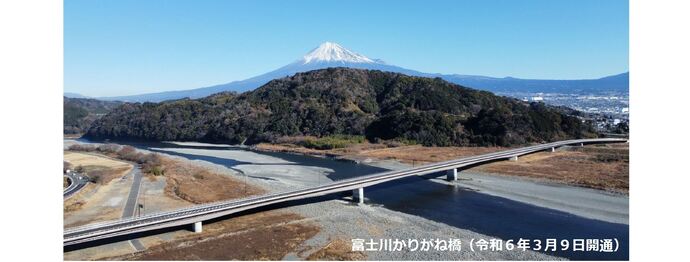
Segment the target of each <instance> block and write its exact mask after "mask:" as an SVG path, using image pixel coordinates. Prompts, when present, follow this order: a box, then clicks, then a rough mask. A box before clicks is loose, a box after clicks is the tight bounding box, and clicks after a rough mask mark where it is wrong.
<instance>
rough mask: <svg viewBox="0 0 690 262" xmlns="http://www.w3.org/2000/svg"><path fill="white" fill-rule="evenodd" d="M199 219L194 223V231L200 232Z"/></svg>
mask: <svg viewBox="0 0 690 262" xmlns="http://www.w3.org/2000/svg"><path fill="white" fill-rule="evenodd" d="M201 231H202V227H201V221H199V222H196V223H194V233H201Z"/></svg>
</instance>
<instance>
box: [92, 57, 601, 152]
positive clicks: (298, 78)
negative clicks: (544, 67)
mask: <svg viewBox="0 0 690 262" xmlns="http://www.w3.org/2000/svg"><path fill="white" fill-rule="evenodd" d="M334 134H349V135H365V136H366V137H367V139H369V140H370V141H377V140H380V139H384V140H389V139H395V140H405V141H414V142H417V143H421V144H424V145H436V146H448V145H500V146H509V145H518V144H525V143H528V142H543V141H551V140H560V139H565V138H574V137H590V136H594V132H593V131H592V128H591V126H590V125H588V124H585V123H582V122H581V121H580V120H579V119H578V118H577V117H574V116H571V115H568V114H566V113H565V111H563V110H560V109H556V108H553V107H549V106H546V105H544V104H541V103H532V104H528V103H525V102H520V101H518V100H515V99H510V98H505V97H499V96H495V95H493V94H492V93H489V92H486V91H478V90H474V89H470V88H466V87H462V86H459V85H456V84H452V83H449V82H446V81H444V80H442V79H440V78H423V77H413V76H407V75H403V74H398V73H389V72H381V71H375V70H363V69H349V68H329V69H322V70H315V71H310V72H306V73H298V74H296V75H294V76H292V77H286V78H281V79H277V80H273V81H270V82H269V83H267V84H265V85H264V86H262V87H260V88H258V89H256V90H254V91H250V92H246V93H242V94H239V95H237V94H235V93H220V94H216V95H213V96H210V97H206V98H202V99H195V100H191V99H184V100H177V101H168V102H162V103H143V104H140V103H127V104H124V105H123V106H121V107H119V108H117V109H115V110H113V111H112V112H111V113H109V114H108V115H106V116H105V117H103V118H101V119H99V120H97V121H95V122H94V123H93V125H92V127H91V128H90V129H89V131H88V133H87V134H86V137H89V138H92V139H106V138H107V139H122V140H153V141H163V140H178V141H205V142H222V143H243V142H244V143H249V144H252V143H257V142H265V141H268V142H271V141H275V140H276V139H277V138H279V137H282V136H300V135H311V136H319V137H320V136H326V135H334Z"/></svg>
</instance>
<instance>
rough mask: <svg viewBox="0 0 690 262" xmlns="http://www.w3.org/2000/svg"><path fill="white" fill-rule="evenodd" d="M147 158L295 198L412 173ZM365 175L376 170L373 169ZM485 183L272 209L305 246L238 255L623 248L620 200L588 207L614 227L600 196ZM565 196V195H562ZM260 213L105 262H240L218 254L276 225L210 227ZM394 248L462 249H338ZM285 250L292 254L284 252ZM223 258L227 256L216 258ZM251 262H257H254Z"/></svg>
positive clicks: (401, 255)
mask: <svg viewBox="0 0 690 262" xmlns="http://www.w3.org/2000/svg"><path fill="white" fill-rule="evenodd" d="M145 148H146V149H145V151H146V152H149V151H150V152H156V153H159V154H162V155H164V156H165V157H170V158H172V159H179V160H181V161H184V163H189V164H191V165H198V166H200V167H203V168H206V169H208V170H210V171H212V172H218V173H221V174H226V175H228V176H231V177H234V178H236V179H242V181H246V182H247V183H249V184H252V185H255V186H257V187H260V188H263V189H265V190H267V192H283V191H287V190H295V189H298V188H304V187H307V186H314V185H317V184H322V183H327V182H330V181H333V180H339V179H346V178H349V177H353V176H358V175H366V174H371V173H376V172H382V171H385V170H384V169H383V168H386V169H399V168H407V167H409V166H410V164H406V163H401V162H398V161H395V160H381V161H377V160H372V161H370V162H368V163H367V164H368V165H358V164H354V163H352V162H350V161H332V160H329V159H328V158H325V157H323V158H312V157H305V156H301V155H299V154H282V153H267V152H263V151H250V150H246V149H239V148H217V147H207V146H205V145H203V144H194V145H193V146H191V145H177V146H170V145H168V144H166V145H160V146H156V145H151V146H147V147H145ZM371 165H373V166H378V167H382V168H375V167H372V166H371ZM487 176H488V177H491V178H495V179H493V180H487V179H479V178H477V177H471V176H469V175H468V174H465V173H461V176H460V180H458V181H455V182H452V183H451V182H446V181H444V180H442V179H436V178H432V179H428V178H417V177H414V178H410V179H404V180H401V181H393V182H390V183H386V184H383V185H378V186H372V187H367V188H366V189H365V198H366V199H365V203H366V204H364V205H357V204H353V203H352V202H350V201H349V200H348V199H349V196H346V194H343V195H332V196H325V197H321V198H318V199H310V200H304V201H298V202H300V203H299V204H294V205H286V206H280V207H275V208H274V209H272V210H274V211H277V212H287V213H294V214H297V215H298V217H293V218H294V220H291V221H289V222H285V223H282V224H281V223H279V224H278V225H277V226H280V225H294V224H301V225H303V226H299V227H290V228H291V230H292V231H289V230H287V228H282V229H278V228H276V230H279V231H280V232H293V233H298V232H301V233H298V234H301V235H300V236H303V238H300V239H304V241H302V242H301V243H300V244H296V245H294V246H293V247H290V248H287V249H285V248H282V247H281V248H280V249H281V250H283V251H285V250H289V251H288V252H287V253H286V254H281V253H280V252H278V253H273V254H271V255H266V254H267V253H264V251H261V250H264V249H263V248H264V247H265V246H262V245H260V244H256V245H254V244H252V245H251V246H247V247H243V248H244V249H245V250H246V249H249V250H258V252H259V254H263V255H265V256H264V257H265V258H274V259H286V260H305V259H308V258H309V257H311V258H318V257H324V258H328V259H333V260H339V259H357V260H359V259H368V260H468V259H469V260H557V259H561V257H567V258H572V259H578V258H582V257H580V255H579V254H556V255H557V256H552V255H554V254H544V253H540V252H532V251H519V252H516V251H505V250H504V251H502V252H489V251H487V252H481V251H471V250H469V248H468V246H467V245H468V244H469V243H470V241H472V240H473V239H474V240H476V239H487V240H488V239H494V238H498V239H504V240H508V239H515V238H519V237H532V238H538V237H539V238H541V237H545V236H558V237H563V238H568V237H569V238H574V237H578V238H587V237H594V236H601V237H619V238H620V239H621V241H623V242H624V243H627V223H626V221H627V197H624V196H611V197H614V198H617V199H618V201H617V202H616V201H614V202H611V201H604V202H603V203H601V204H599V206H595V209H597V210H609V209H614V208H613V207H615V206H618V205H620V206H622V207H623V209H624V210H623V211H621V212H620V213H619V214H618V215H615V216H619V218H615V216H612V217H611V218H607V217H606V216H610V214H597V212H592V211H587V210H585V209H588V208H590V203H588V202H585V201H583V199H587V198H589V197H591V196H598V194H600V193H601V192H598V191H595V190H588V189H582V188H571V187H563V186H558V185H548V186H547V187H529V186H526V185H533V184H535V183H534V182H533V181H531V180H525V179H522V178H515V177H504V176H494V175H487ZM512 180H516V181H512ZM509 182H514V183H513V184H511V185H509V186H507V189H506V187H505V186H506V185H507V184H509ZM482 187H483V188H482ZM159 189H160V187H159ZM528 189H529V190H528ZM564 189H566V190H565V191H562V190H564ZM571 189H572V190H574V191H575V192H578V194H565V193H562V192H567V191H568V190H571ZM544 190H552V192H547V193H543V192H541V191H544ZM503 191H508V192H507V193H506V192H503ZM501 194H502V195H501ZM560 194H563V196H570V195H572V196H575V198H573V199H571V201H572V202H582V205H581V207H573V206H572V205H570V204H571V203H568V202H563V201H561V200H558V199H556V200H554V201H551V200H550V199H551V198H552V197H553V196H558V195H560ZM524 195H532V196H533V198H532V199H529V198H525V197H524ZM521 197H522V198H521ZM540 198H543V199H540ZM545 200H546V201H545ZM540 201H541V202H540ZM597 201H598V200H597ZM616 208H618V207H616ZM578 209H583V210H584V211H578ZM274 211H269V212H274ZM585 211H586V212H585ZM264 213H265V212H258V213H250V214H246V215H241V216H237V217H232V218H228V219H226V220H221V221H216V222H209V224H208V225H206V224H205V225H204V230H206V229H207V227H208V228H209V229H212V228H221V229H219V230H218V231H217V232H219V233H218V235H216V236H217V237H218V238H215V237H211V238H209V239H214V241H209V242H204V241H195V240H194V234H191V233H189V232H186V231H185V232H182V231H176V232H173V233H170V234H169V233H165V234H163V235H159V236H155V238H156V239H157V240H156V241H157V242H155V243H154V242H153V240H152V241H145V240H142V243H144V244H145V245H147V247H149V246H151V247H152V248H151V249H149V250H148V251H144V253H136V254H134V255H131V256H130V255H126V256H125V257H122V254H121V255H116V256H113V255H110V256H107V257H115V258H118V259H145V257H149V258H156V259H166V258H167V259H179V258H177V256H182V255H184V254H187V253H190V254H194V251H191V250H194V247H196V246H197V245H199V246H198V247H199V248H200V250H203V251H204V254H206V252H208V254H215V255H214V256H210V255H209V256H207V258H215V259H225V258H227V259H232V258H234V259H246V258H245V257H241V256H240V257H238V256H233V255H232V254H233V253H236V254H243V252H242V251H241V250H237V252H235V251H233V249H228V246H227V245H225V244H228V243H235V242H232V241H231V240H229V239H226V238H225V237H226V236H235V237H238V238H239V239H243V238H244V237H249V238H251V239H260V238H261V237H262V236H264V235H265V234H267V233H266V232H271V231H270V230H272V229H273V228H275V227H276V225H275V224H274V223H273V222H275V221H270V219H269V221H266V222H265V223H259V222H258V220H257V223H259V224H260V225H257V226H256V230H250V231H243V232H244V233H242V232H237V233H238V234H240V233H241V234H247V235H245V236H237V235H233V234H235V233H233V232H230V231H231V230H230V229H229V228H227V227H225V226H217V224H218V223H231V224H232V223H235V222H234V221H237V220H236V219H244V218H247V217H250V218H251V216H254V215H260V214H264ZM597 216H600V217H597ZM257 219H258V218H257ZM224 221H228V222H224ZM223 228H225V229H223ZM313 228H318V229H319V232H317V233H315V234H314V235H313V236H309V235H310V234H311V233H312V232H313V230H312V229H313ZM228 230H230V231H228ZM233 230H234V229H233ZM266 230H268V231H266ZM220 232H223V233H220ZM257 234H258V235H257ZM553 234H556V235H553ZM296 237H297V236H296ZM148 238H152V237H147V238H146V239H148ZM279 238H280V237H279ZM396 238H397V239H405V240H407V239H416V240H420V241H421V240H422V239H436V238H438V239H448V238H455V239H460V240H461V241H462V243H464V244H463V245H464V246H463V250H462V251H460V252H448V251H445V252H444V251H433V250H430V251H425V252H410V251H401V252H382V251H381V252H376V251H367V252H361V253H352V252H347V251H346V250H344V248H343V245H344V244H343V243H347V244H348V247H351V243H352V242H351V241H352V239H365V240H370V239H373V240H375V241H378V240H381V239H396ZM216 240H217V241H216ZM228 241H231V242H228ZM204 243H206V244H204ZM224 243H225V244H224ZM266 243H270V242H266ZM286 243H288V242H286ZM289 243H294V242H289ZM159 245H165V249H164V250H165V251H167V252H165V251H163V249H157V248H156V246H159ZM290 245H292V244H289V245H288V246H290ZM238 248H240V247H238ZM130 252H131V251H130ZM146 252H150V253H146ZM146 254H148V255H146ZM166 254H167V255H166ZM625 254H627V253H624V254H620V255H616V256H615V257H616V258H625V257H627V255H625ZM222 255H225V256H224V257H219V256H222ZM605 255H611V254H605ZM101 257H103V256H101ZM199 257H203V256H199ZM187 258H191V257H187ZM255 258H256V259H258V258H260V256H257V257H255ZM584 258H587V257H584ZM603 258H607V257H603Z"/></svg>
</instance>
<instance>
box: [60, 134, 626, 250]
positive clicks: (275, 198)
mask: <svg viewBox="0 0 690 262" xmlns="http://www.w3.org/2000/svg"><path fill="white" fill-rule="evenodd" d="M627 141H628V140H627V139H618V138H597V139H579V140H566V141H559V142H553V143H547V144H540V145H535V146H528V147H523V148H516V149H510V150H505V151H501V152H494V153H488V154H482V155H477V156H472V157H464V158H460V159H456V160H451V161H445V162H439V163H432V164H428V165H423V166H418V167H414V168H410V169H405V170H396V171H388V172H382V173H377V174H372V175H366V176H361V177H355V178H350V179H345V180H340V181H334V182H331V183H327V184H324V185H319V186H316V187H310V188H305V189H301V190H294V191H289V192H282V193H275V194H268V195H263V196H256V197H250V198H245V199H240V200H230V201H220V202H215V203H209V204H203V205H197V206H193V207H188V208H182V209H178V210H173V211H169V212H161V213H156V214H149V215H146V216H140V217H136V218H129V219H122V220H118V221H108V222H102V223H95V224H89V225H84V226H80V227H75V228H69V229H67V230H65V232H64V235H63V237H64V238H63V245H64V246H69V245H74V244H79V243H85V242H90V241H94V240H99V239H106V238H112V237H116V236H122V235H129V234H133V233H139V232H146V231H151V230H156V229H161V228H170V227H175V226H180V225H188V224H193V223H196V222H201V221H206V220H209V219H213V218H217V217H222V216H226V215H229V214H233V213H237V212H240V211H245V210H250V209H254V208H258V207H263V206H267V205H271V204H276V203H282V202H287V201H292V200H297V199H305V198H311V197H317V196H323V195H327V194H333V193H338V192H344V191H350V190H353V189H359V188H364V187H367V186H372V185H376V184H380V183H384V182H387V181H391V180H396V179H400V178H404V177H409V176H419V175H426V174H431V173H435V172H439V171H446V170H453V169H456V168H461V167H465V166H471V165H478V164H484V163H488V162H493V161H497V160H506V159H515V158H516V157H518V156H521V155H526V154H531V153H535V152H539V151H544V150H553V149H555V148H556V147H561V146H567V145H584V144H596V143H623V142H627Z"/></svg>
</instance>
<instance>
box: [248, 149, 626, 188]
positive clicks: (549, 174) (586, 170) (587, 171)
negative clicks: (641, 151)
mask: <svg viewBox="0 0 690 262" xmlns="http://www.w3.org/2000/svg"><path fill="white" fill-rule="evenodd" d="M252 149H253V150H257V151H261V152H282V153H293V154H304V155H310V156H317V157H326V158H332V159H338V160H349V161H353V162H356V163H366V164H370V163H374V162H388V163H389V164H390V162H399V163H402V164H407V165H409V166H416V165H423V164H429V163H434V162H441V161H447V160H452V159H457V158H462V157H468V156H473V155H480V154H487V153H491V152H497V151H502V150H508V149H510V148H504V147H424V146H420V145H411V146H404V145H403V146H396V147H388V146H386V145H383V144H370V143H361V144H354V145H349V146H347V147H344V148H337V149H326V150H318V149H311V148H305V147H302V146H298V145H294V144H267V143H261V144H258V145H255V146H253V147H252ZM393 165H394V164H393ZM470 170H471V171H475V172H482V173H491V174H495V175H504V176H517V177H524V178H530V179H534V180H535V181H549V182H554V183H560V184H564V185H571V186H580V187H586V188H592V189H599V190H605V191H611V192H617V193H622V194H627V193H628V190H629V148H628V144H627V143H625V144H611V145H587V146H585V147H563V148H560V149H559V150H557V152H554V153H547V152H539V153H535V154H531V155H528V156H524V157H521V158H520V161H515V162H512V161H502V162H496V163H490V164H486V165H481V166H477V167H474V168H472V169H470Z"/></svg>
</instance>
